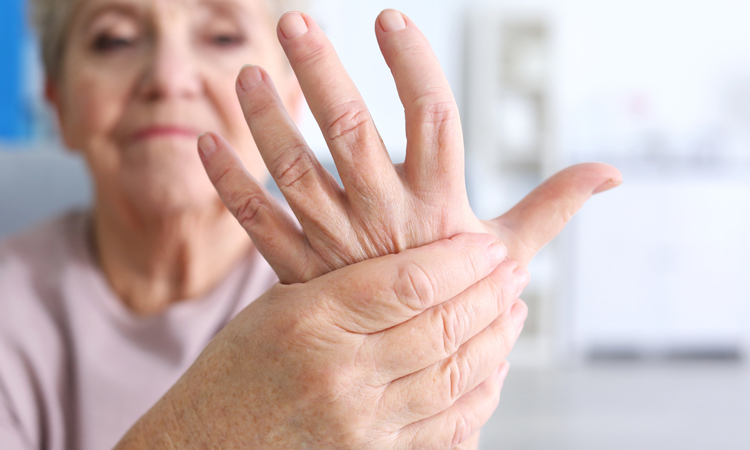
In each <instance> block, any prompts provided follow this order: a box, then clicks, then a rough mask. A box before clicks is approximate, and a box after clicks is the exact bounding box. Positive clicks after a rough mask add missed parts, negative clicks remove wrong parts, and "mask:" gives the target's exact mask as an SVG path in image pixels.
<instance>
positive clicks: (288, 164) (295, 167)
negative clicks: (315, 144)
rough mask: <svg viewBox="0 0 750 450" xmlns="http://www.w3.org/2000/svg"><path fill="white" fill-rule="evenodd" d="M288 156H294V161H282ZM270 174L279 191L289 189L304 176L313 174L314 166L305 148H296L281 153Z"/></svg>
mask: <svg viewBox="0 0 750 450" xmlns="http://www.w3.org/2000/svg"><path fill="white" fill-rule="evenodd" d="M289 154H294V155H295V156H294V159H292V160H284V159H283V158H284V157H285V156H287V155H289ZM279 159H280V161H278V160H277V163H276V165H275V166H274V170H273V173H272V176H273V179H274V180H276V183H277V184H278V185H279V188H280V189H284V188H289V187H292V186H294V185H296V184H298V183H299V182H300V181H301V180H302V179H303V178H305V176H307V175H310V174H313V173H314V171H315V165H314V163H313V160H312V156H311V155H310V153H309V152H308V151H307V149H306V148H303V147H301V146H298V147H296V148H292V149H290V150H287V151H285V152H282V153H281V156H280V157H279Z"/></svg>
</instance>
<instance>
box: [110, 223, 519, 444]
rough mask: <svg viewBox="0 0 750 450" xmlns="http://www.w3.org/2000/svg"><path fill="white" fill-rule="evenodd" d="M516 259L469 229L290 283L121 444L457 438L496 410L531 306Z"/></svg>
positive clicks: (210, 351) (263, 301) (242, 321)
mask: <svg viewBox="0 0 750 450" xmlns="http://www.w3.org/2000/svg"><path fill="white" fill-rule="evenodd" d="M505 257H506V250H505V247H504V246H503V245H502V244H499V243H498V242H497V241H496V239H495V238H493V237H491V236H489V235H482V234H460V235H457V236H456V237H453V238H451V239H446V240H441V241H438V242H435V243H433V244H430V245H427V246H424V247H421V248H416V249H412V250H407V251H404V252H401V253H399V254H397V255H389V256H384V257H380V258H376V259H371V260H368V261H364V262H361V263H357V264H354V265H350V266H347V267H344V268H342V269H339V270H336V271H334V272H330V273H328V274H326V275H323V276H321V277H319V278H316V279H313V280H311V281H308V282H306V283H304V284H294V285H281V284H278V285H276V286H275V287H274V288H272V289H271V290H270V291H269V292H268V293H266V294H265V295H264V296H263V297H261V298H260V299H258V300H256V301H255V302H254V303H252V304H251V305H250V306H249V307H248V308H246V309H245V310H244V311H243V312H242V313H240V314H239V315H238V316H237V317H236V318H235V319H234V320H233V321H232V322H230V324H229V325H228V326H227V327H225V328H224V329H223V330H222V331H221V332H220V333H219V334H218V335H217V336H216V338H215V339H214V340H213V341H212V342H211V343H210V344H209V345H208V346H207V347H206V349H205V350H204V351H203V353H202V354H201V355H200V357H199V358H198V360H197V361H196V363H195V364H194V365H193V366H192V367H191V368H190V369H189V370H188V372H186V374H185V375H184V376H183V377H182V378H181V379H180V381H179V382H178V383H177V384H176V385H175V386H174V387H173V388H172V389H171V390H170V391H169V392H168V393H167V394H166V395H165V396H164V398H162V400H160V402H159V403H157V405H155V406H154V408H152V410H151V411H149V413H148V414H146V415H145V416H144V417H143V418H142V419H141V421H139V423H138V424H136V426H134V427H133V428H132V429H131V431H130V432H129V433H128V434H127V435H126V436H125V438H124V439H123V441H122V442H121V443H120V445H119V447H118V448H121V449H126V448H131V447H132V448H162V447H164V448H240V447H241V448H263V449H272V448H283V449H288V448H337V449H339V448H340V449H354V448H356V449H383V448H389V449H413V448H414V449H416V448H424V449H435V450H436V449H451V448H454V447H455V446H457V445H459V444H460V443H461V442H463V441H465V440H466V439H468V438H469V436H471V435H472V434H473V433H474V432H476V431H477V430H479V428H480V427H481V426H482V425H483V424H484V422H485V421H487V419H489V417H490V415H491V414H492V412H493V411H494V409H495V407H496V405H497V402H498V400H499V395H500V388H501V385H502V380H503V379H504V377H505V374H506V373H507V367H508V366H507V363H503V361H504V359H505V356H506V355H507V354H508V352H509V351H510V349H511V348H512V346H513V344H514V342H515V340H516V339H517V337H518V334H519V333H520V331H521V327H522V325H523V321H524V319H525V317H526V306H525V305H524V304H523V302H521V301H516V299H517V296H518V294H519V292H520V291H521V290H522V289H523V287H524V286H523V285H516V283H515V281H514V279H513V275H512V271H513V268H514V267H515V264H514V263H512V262H510V261H508V260H506V259H505ZM509 304H512V305H513V306H512V307H509ZM500 311H505V312H504V313H502V314H499V312H500ZM498 315H499V316H498ZM498 367H500V369H499V370H498Z"/></svg>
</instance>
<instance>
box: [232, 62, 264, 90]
mask: <svg viewBox="0 0 750 450" xmlns="http://www.w3.org/2000/svg"><path fill="white" fill-rule="evenodd" d="M262 81H263V74H262V73H260V69H259V68H258V67H256V66H254V65H252V64H247V65H244V66H242V69H241V70H240V76H239V77H237V83H238V84H239V86H240V89H242V90H243V91H249V90H250V89H252V88H254V87H255V86H257V85H259V84H260V83H261V82H262Z"/></svg>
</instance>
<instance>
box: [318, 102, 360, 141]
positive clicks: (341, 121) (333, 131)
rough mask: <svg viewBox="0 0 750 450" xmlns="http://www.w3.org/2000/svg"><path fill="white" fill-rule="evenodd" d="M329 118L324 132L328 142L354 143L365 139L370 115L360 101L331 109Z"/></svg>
mask: <svg viewBox="0 0 750 450" xmlns="http://www.w3.org/2000/svg"><path fill="white" fill-rule="evenodd" d="M330 117H331V118H332V120H331V121H330V122H329V124H328V125H327V126H326V127H325V130H324V133H325V137H326V138H327V139H328V140H329V141H331V142H340V141H346V142H351V143H355V142H358V141H360V140H363V139H365V138H366V137H367V131H366V125H367V124H368V123H369V121H370V114H369V113H368V112H367V109H366V108H365V105H363V104H362V102H361V101H359V100H352V101H348V102H346V103H343V104H341V105H338V106H335V107H333V108H331V111H330Z"/></svg>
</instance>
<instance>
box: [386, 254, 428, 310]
mask: <svg viewBox="0 0 750 450" xmlns="http://www.w3.org/2000/svg"><path fill="white" fill-rule="evenodd" d="M394 292H395V294H396V297H397V298H398V299H399V301H400V302H401V303H402V304H404V305H406V306H407V307H408V308H410V309H412V310H414V311H424V310H425V309H426V308H428V307H429V306H431V305H432V304H433V301H434V298H435V288H434V285H433V281H432V279H431V277H430V276H429V274H427V272H426V271H425V270H424V269H423V268H422V267H420V266H419V264H416V263H413V262H410V263H408V264H405V265H402V266H400V267H399V268H398V275H397V277H396V283H395V287H394Z"/></svg>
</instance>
